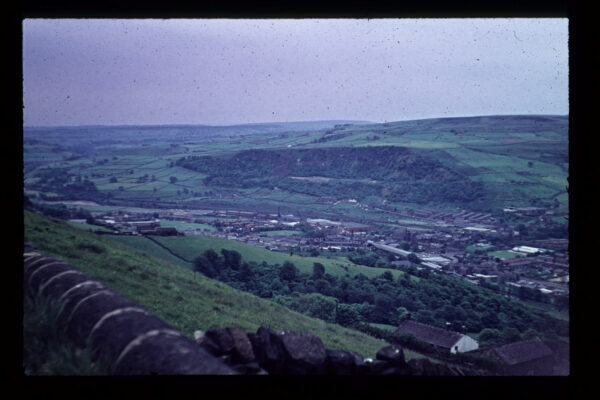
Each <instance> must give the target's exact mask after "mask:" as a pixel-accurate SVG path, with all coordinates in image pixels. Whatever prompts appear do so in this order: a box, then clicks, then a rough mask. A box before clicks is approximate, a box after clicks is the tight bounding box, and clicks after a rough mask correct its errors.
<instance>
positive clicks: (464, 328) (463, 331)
mask: <svg viewBox="0 0 600 400" xmlns="http://www.w3.org/2000/svg"><path fill="white" fill-rule="evenodd" d="M461 329H462V333H464V334H465V335H466V334H467V327H466V326H465V325H463V326H462V327H461Z"/></svg>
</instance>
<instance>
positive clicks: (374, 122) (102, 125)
mask: <svg viewBox="0 0 600 400" xmlns="http://www.w3.org/2000/svg"><path fill="white" fill-rule="evenodd" d="M515 116H516V117H527V116H532V117H533V116H541V117H569V114H568V113H567V114H478V115H463V116H452V117H447V116H444V117H428V118H414V119H402V120H397V121H366V120H361V119H355V120H349V119H338V118H333V119H327V120H306V121H263V122H247V123H243V122H242V123H234V124H204V123H174V124H165V123H156V124H136V123H132V124H77V125H26V124H24V125H23V127H25V128H78V127H82V128H84V127H107V128H108V127H129V126H153V127H154V126H207V127H228V126H238V125H239V126H242V125H266V124H273V125H276V124H299V123H311V122H312V123H314V122H359V123H363V124H384V123H396V122H411V121H424V120H429V119H441V118H477V117H515Z"/></svg>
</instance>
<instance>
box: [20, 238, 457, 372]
mask: <svg viewBox="0 0 600 400" xmlns="http://www.w3.org/2000/svg"><path fill="white" fill-rule="evenodd" d="M23 257H24V281H23V283H24V286H25V287H24V292H25V295H26V296H30V297H31V298H37V297H38V296H44V297H48V298H51V299H54V300H57V301H58V304H59V307H60V311H59V319H58V323H59V324H61V326H64V327H65V331H66V334H67V336H68V338H69V340H71V341H72V342H73V343H75V344H76V345H77V346H80V347H85V346H88V347H89V348H90V349H91V350H92V355H93V358H94V359H95V360H101V361H102V362H103V363H104V364H105V365H109V366H110V373H111V374H114V375H150V374H160V375H188V374H200V375H206V374H208V375H234V374H244V375H264V374H272V375H456V374H457V373H456V371H454V370H452V369H450V368H448V367H447V366H444V365H441V364H434V363H431V362H430V361H429V360H427V359H418V360H410V361H409V362H406V360H405V357H404V353H403V350H402V348H401V347H399V346H392V345H387V346H385V347H383V348H382V349H381V350H380V351H379V352H378V353H377V355H376V358H375V359H371V358H364V357H361V356H360V355H358V354H356V353H354V352H352V351H345V350H333V349H326V348H325V346H324V345H323V342H322V341H321V339H320V338H319V337H317V336H315V335H312V334H310V333H297V332H290V331H283V330H274V329H270V328H266V327H260V328H259V329H258V330H257V331H256V332H245V331H243V330H242V329H239V328H235V327H228V328H218V329H210V330H208V331H207V332H201V331H198V332H196V335H195V336H196V340H195V341H194V340H192V339H189V338H187V337H186V336H184V335H183V334H182V333H181V332H179V331H178V330H177V329H175V328H174V327H172V326H170V325H169V324H167V323H166V322H164V321H163V320H161V319H160V318H158V317H157V316H155V315H154V314H152V313H151V312H149V311H148V310H146V309H144V308H143V307H141V306H140V305H138V304H137V303H135V302H134V301H131V300H129V299H127V298H125V297H124V296H122V295H121V294H119V293H117V292H116V291H114V290H112V289H110V288H109V287H107V286H106V285H104V284H103V283H102V282H100V281H98V280H96V279H94V278H92V277H90V276H88V275H86V274H85V273H83V272H81V271H80V270H78V269H77V268H76V267H74V266H72V265H70V264H68V263H66V262H64V261H61V260H58V259H55V258H52V257H46V256H44V255H43V254H41V253H40V252H38V251H37V250H36V249H35V248H34V247H33V246H31V245H29V244H26V246H25V251H24V254H23Z"/></svg>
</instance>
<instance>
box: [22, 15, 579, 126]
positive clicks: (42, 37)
mask: <svg viewBox="0 0 600 400" xmlns="http://www.w3.org/2000/svg"><path fill="white" fill-rule="evenodd" d="M568 74H569V72H568V19H566V18H540V19H527V18H506V19H505V18H498V19H495V18H489V19H480V18H472V19H471V18H466V19H284V20H278V19H264V20H243V19H242V20H229V19H213V20H207V19H198V20H189V19H171V20H169V19H166V20H164V19H163V20H158V19H145V20H118V19H114V20H111V19H108V20H99V19H26V20H24V22H23V103H24V110H23V119H24V126H27V127H53V126H56V127H58V126H65V127H66V126H99V125H101V126H124V125H138V126H139V125H208V126H228V125H242V124H263V123H283V122H315V121H331V120H339V121H347V120H353V121H369V122H373V123H384V122H394V121H410V120H418V119H429V118H448V117H470V116H484V115H490V116H491V115H568V113H569V104H568Z"/></svg>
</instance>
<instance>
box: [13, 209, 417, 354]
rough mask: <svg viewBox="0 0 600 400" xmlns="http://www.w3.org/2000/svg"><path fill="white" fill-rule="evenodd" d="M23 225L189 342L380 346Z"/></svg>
mask: <svg viewBox="0 0 600 400" xmlns="http://www.w3.org/2000/svg"><path fill="white" fill-rule="evenodd" d="M24 223H25V240H27V241H29V242H31V243H33V244H34V245H35V246H37V247H38V248H39V249H40V251H42V252H44V253H45V254H48V255H50V256H55V257H58V258H61V259H63V260H65V261H67V262H70V263H72V264H73V265H75V266H77V267H78V268H80V269H81V270H82V271H84V272H85V273H87V274H89V275H91V276H94V277H96V278H98V279H99V280H101V281H102V282H104V283H105V284H107V285H108V286H110V287H111V288H113V289H114V290H116V291H118V292H120V293H122V294H123V295H125V296H127V297H129V298H131V299H132V300H134V301H136V302H137V303H139V304H140V305H142V306H144V307H146V308H147V309H148V310H150V311H151V312H153V313H155V314H156V315H158V316H159V317H160V318H162V319H164V320H165V321H166V322H168V323H170V324H172V325H173V326H174V327H176V328H177V329H179V330H181V331H182V332H183V333H184V334H185V335H187V336H189V337H192V336H193V332H194V331H195V330H198V329H200V330H207V329H209V328H211V327H228V326H237V327H240V328H242V329H244V330H246V331H256V329H258V327H259V326H261V325H262V326H266V327H271V328H274V329H288V330H292V331H296V332H311V333H313V334H315V335H317V336H319V337H320V338H321V339H322V340H323V343H324V344H325V346H326V347H327V348H332V349H347V350H353V351H356V352H357V353H359V354H361V355H363V356H366V357H373V356H374V355H375V353H376V352H377V351H378V350H379V349H380V348H381V347H383V345H384V343H383V342H381V341H380V340H377V339H375V338H372V337H370V336H368V335H365V334H362V333H360V332H357V331H354V330H351V329H346V328H342V327H340V326H338V325H335V324H329V323H326V322H324V321H321V320H318V319H314V318H309V317H307V316H304V315H302V314H300V313H297V312H293V311H290V310H289V309H287V308H285V307H283V306H281V305H279V304H276V303H274V302H271V301H268V300H264V299H260V298H258V297H256V296H253V295H250V294H248V293H243V292H240V291H237V290H234V289H232V288H230V287H229V286H227V285H225V284H222V283H220V282H217V281H214V280H211V279H207V278H205V277H204V276H202V275H200V274H196V273H193V272H192V271H190V270H188V269H186V268H181V267H179V266H177V265H174V264H171V263H168V262H165V261H164V260H161V259H158V258H156V257H153V256H150V255H148V254H146V253H144V252H141V251H136V250H133V249H132V248H131V247H129V246H126V245H124V244H121V243H118V242H115V241H113V240H111V239H109V238H105V237H102V236H98V235H94V234H91V233H87V232H85V231H82V230H80V229H77V228H74V227H72V226H70V225H69V224H67V223H65V222H63V221H59V220H55V219H51V218H47V217H42V216H40V215H37V214H33V213H30V212H27V211H26V212H25V220H24ZM90 249H93V250H90ZM415 356H416V355H415Z"/></svg>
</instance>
